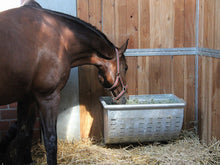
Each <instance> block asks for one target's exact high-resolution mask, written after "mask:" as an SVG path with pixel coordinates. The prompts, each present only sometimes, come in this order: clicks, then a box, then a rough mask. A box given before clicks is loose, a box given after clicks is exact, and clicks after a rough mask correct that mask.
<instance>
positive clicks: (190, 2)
mask: <svg viewBox="0 0 220 165" xmlns="http://www.w3.org/2000/svg"><path fill="white" fill-rule="evenodd" d="M195 20H196V0H185V37H184V40H185V43H184V47H195V22H196V21H195Z"/></svg>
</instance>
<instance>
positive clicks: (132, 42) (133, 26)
mask: <svg viewBox="0 0 220 165" xmlns="http://www.w3.org/2000/svg"><path fill="white" fill-rule="evenodd" d="M138 30H139V27H138V3H137V2H136V1H133V0H127V33H128V35H129V43H128V48H130V49H132V48H138ZM127 64H128V66H129V69H128V72H127V74H126V76H127V77H130V78H129V79H126V80H127V83H128V85H129V84H130V85H129V88H128V94H129V95H135V94H137V80H138V77H137V75H138V74H137V57H128V58H127Z"/></svg>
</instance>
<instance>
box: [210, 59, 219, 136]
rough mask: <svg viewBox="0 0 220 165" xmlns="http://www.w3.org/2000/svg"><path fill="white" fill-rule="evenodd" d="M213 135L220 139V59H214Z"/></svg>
mask: <svg viewBox="0 0 220 165" xmlns="http://www.w3.org/2000/svg"><path fill="white" fill-rule="evenodd" d="M212 91H213V93H212V94H213V96H212V136H213V137H217V138H218V139H220V129H219V119H220V101H219V98H220V59H213V89H212Z"/></svg>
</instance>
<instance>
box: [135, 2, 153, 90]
mask: <svg viewBox="0 0 220 165" xmlns="http://www.w3.org/2000/svg"><path fill="white" fill-rule="evenodd" d="M149 3H150V1H149V0H139V1H138V26H139V32H138V34H139V36H138V38H139V46H138V47H139V48H149V47H150V9H149V5H150V4H149ZM143 13H144V14H143ZM149 62H150V61H149V57H138V67H137V68H138V71H137V72H138V73H137V74H138V85H137V86H138V94H148V93H149V79H150V77H149Z"/></svg>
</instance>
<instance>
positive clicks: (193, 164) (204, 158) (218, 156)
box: [32, 131, 220, 165]
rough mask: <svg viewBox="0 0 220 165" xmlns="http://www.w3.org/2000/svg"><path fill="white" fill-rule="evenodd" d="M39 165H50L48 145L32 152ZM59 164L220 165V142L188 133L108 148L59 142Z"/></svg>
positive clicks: (37, 146) (83, 143) (100, 144)
mask: <svg viewBox="0 0 220 165" xmlns="http://www.w3.org/2000/svg"><path fill="white" fill-rule="evenodd" d="M32 154H33V160H34V161H35V164H46V155H45V150H44V146H43V145H41V144H40V143H36V144H34V146H33V150H32ZM57 155H58V156H57V161H58V164H65V165H67V164H109V165H113V164H117V165H118V164H122V165H123V164H126V165H127V164H132V165H133V164H136V165H138V164H149V165H188V164H190V165H200V164H202V165H209V164H210V165H212V164H217V165H218V164H219V165H220V141H218V140H215V139H213V141H212V143H211V144H210V145H208V146H206V145H202V144H201V143H200V141H199V138H198V137H197V136H196V135H195V134H194V133H193V132H188V131H184V132H182V133H181V134H180V136H179V137H178V138H177V139H176V140H173V141H169V142H167V143H159V142H154V143H147V144H127V145H110V146H105V145H104V144H103V143H94V142H93V141H92V140H90V139H84V140H81V141H78V142H71V143H70V142H65V141H59V142H58V154H57Z"/></svg>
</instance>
